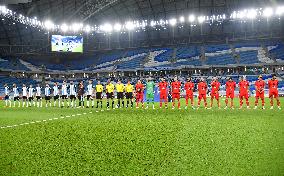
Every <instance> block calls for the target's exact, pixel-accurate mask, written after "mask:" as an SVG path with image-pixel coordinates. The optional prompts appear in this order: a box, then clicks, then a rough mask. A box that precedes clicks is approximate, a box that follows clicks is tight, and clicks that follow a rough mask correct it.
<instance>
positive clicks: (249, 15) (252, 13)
mask: <svg viewBox="0 0 284 176" xmlns="http://www.w3.org/2000/svg"><path fill="white" fill-rule="evenodd" d="M256 16H257V12H256V10H255V9H250V10H248V11H247V18H248V19H255V17H256Z"/></svg>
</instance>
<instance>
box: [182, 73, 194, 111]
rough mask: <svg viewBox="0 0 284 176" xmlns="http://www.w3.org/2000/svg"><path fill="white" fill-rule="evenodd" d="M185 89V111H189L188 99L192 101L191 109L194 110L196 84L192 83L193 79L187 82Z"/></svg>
mask: <svg viewBox="0 0 284 176" xmlns="http://www.w3.org/2000/svg"><path fill="white" fill-rule="evenodd" d="M184 89H185V93H186V95H185V104H186V106H185V109H187V106H188V99H190V103H191V107H192V109H194V106H193V91H194V83H193V82H192V80H191V78H188V79H187V82H186V83H185V84H184Z"/></svg>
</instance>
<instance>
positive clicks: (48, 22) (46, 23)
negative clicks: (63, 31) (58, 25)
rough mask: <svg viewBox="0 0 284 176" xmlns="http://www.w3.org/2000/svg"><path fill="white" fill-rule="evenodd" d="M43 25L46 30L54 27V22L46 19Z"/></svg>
mask: <svg viewBox="0 0 284 176" xmlns="http://www.w3.org/2000/svg"><path fill="white" fill-rule="evenodd" d="M44 26H45V28H46V29H47V30H49V29H52V28H54V24H53V22H52V21H50V20H46V21H45V22H44Z"/></svg>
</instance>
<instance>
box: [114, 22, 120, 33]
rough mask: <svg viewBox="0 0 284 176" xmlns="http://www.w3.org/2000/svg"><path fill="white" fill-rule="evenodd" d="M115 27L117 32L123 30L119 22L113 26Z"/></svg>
mask: <svg viewBox="0 0 284 176" xmlns="http://www.w3.org/2000/svg"><path fill="white" fill-rule="evenodd" d="M113 29H114V30H115V31H117V32H119V31H120V30H121V24H119V23H116V24H115V25H114V26H113Z"/></svg>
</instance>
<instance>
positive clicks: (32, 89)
mask: <svg viewBox="0 0 284 176" xmlns="http://www.w3.org/2000/svg"><path fill="white" fill-rule="evenodd" d="M33 96H34V88H29V97H33Z"/></svg>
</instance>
